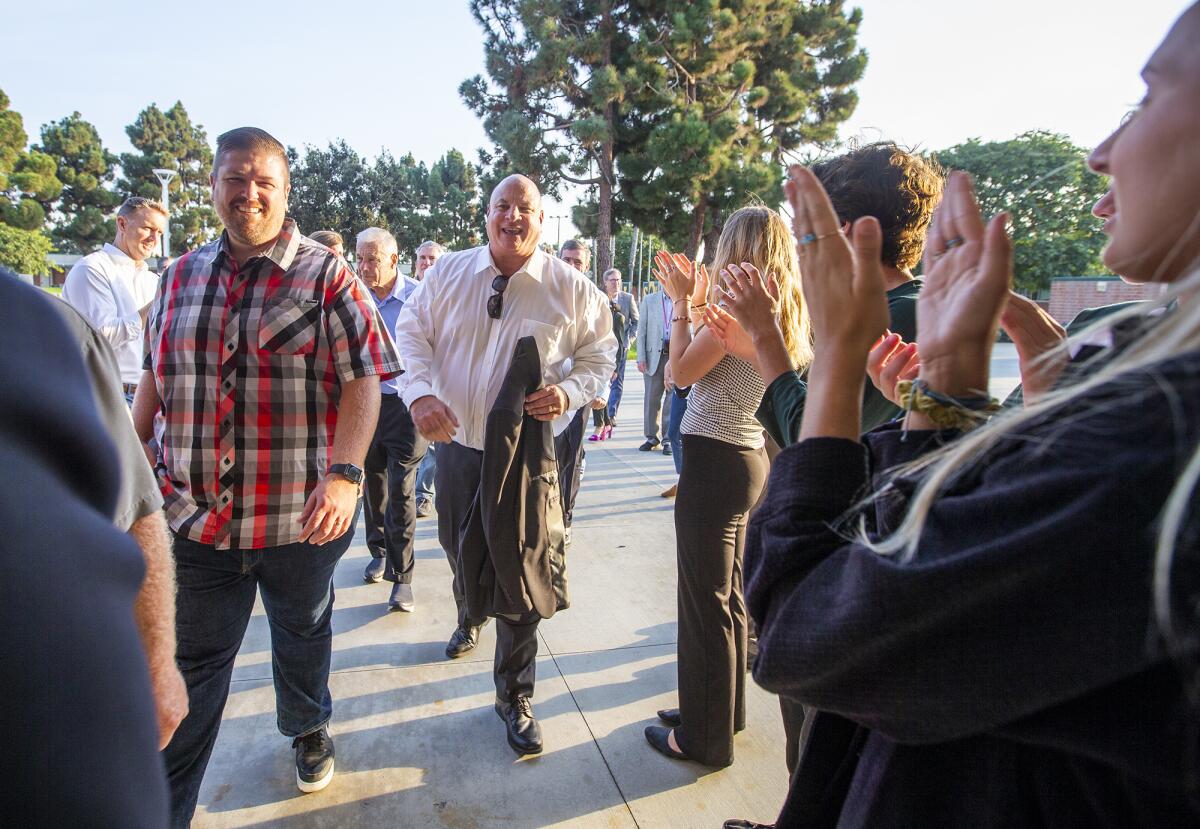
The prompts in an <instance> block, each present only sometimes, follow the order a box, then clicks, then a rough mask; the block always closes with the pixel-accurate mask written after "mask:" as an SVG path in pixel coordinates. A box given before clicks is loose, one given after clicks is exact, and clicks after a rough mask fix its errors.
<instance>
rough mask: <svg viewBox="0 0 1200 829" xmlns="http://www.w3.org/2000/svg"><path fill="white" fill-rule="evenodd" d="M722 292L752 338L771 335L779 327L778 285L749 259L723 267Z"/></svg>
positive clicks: (735, 317)
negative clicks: (748, 260)
mask: <svg viewBox="0 0 1200 829" xmlns="http://www.w3.org/2000/svg"><path fill="white" fill-rule="evenodd" d="M721 292H722V297H723V300H724V304H725V307H726V308H728V309H729V314H730V316H732V317H733V318H734V319H735V320H737V321H738V323H739V324H740V325H741V326H742V328H744V329H746V333H747V334H749V336H750V338H751V339H752V340H755V341H758V340H761V339H762V338H763V337H767V336H772V335H773V334H774V332H776V331H778V330H779V323H778V319H779V285H778V284H777V283H776V282H775V277H774V276H773V275H771V274H768V275H767V276H766V277H765V278H764V277H763V276H762V274H760V273H759V272H758V268H756V267H754V266H753V265H752V264H750V263H749V262H743V263H742V264H740V265H734V264H730V265H729V266H727V267H725V268H722V269H721Z"/></svg>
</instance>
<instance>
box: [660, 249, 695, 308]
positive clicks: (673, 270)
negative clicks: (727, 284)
mask: <svg viewBox="0 0 1200 829" xmlns="http://www.w3.org/2000/svg"><path fill="white" fill-rule="evenodd" d="M654 276H655V277H656V278H657V279H658V282H659V284H660V285H662V289H663V293H665V294H666V295H667V296H668V297H669V298H670V300H671V301H672V302H677V301H678V300H681V299H688V300H691V301H692V304H693V305H701V304H703V302H704V300H703V297H704V296H706V295H707V294H708V270H707V269H706V268H705V267H704V265H700V266H699V267H697V266H696V263H695V262H693V261H691V260H690V259H688V258H687V257H686V256H684V255H683V254H682V253H668V252H667V251H665V250H660V251H659V252H658V253H656V254H655V255H654Z"/></svg>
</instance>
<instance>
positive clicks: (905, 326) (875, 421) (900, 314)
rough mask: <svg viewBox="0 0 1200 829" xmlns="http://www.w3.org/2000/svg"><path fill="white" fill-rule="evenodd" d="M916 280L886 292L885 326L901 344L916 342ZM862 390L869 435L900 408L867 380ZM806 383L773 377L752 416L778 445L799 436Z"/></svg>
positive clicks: (787, 375)
mask: <svg viewBox="0 0 1200 829" xmlns="http://www.w3.org/2000/svg"><path fill="white" fill-rule="evenodd" d="M922 284H923V283H922V281H921V279H920V278H917V279H910V280H909V281H908V282H905V283H904V284H903V285H897V286H896V287H895V288H892V289H891V290H890V291H888V292H887V301H888V314H889V316H890V317H891V320H890V322H889V323H888V327H889V328H890V329H891V330H892V332H893V333H896V334H899V335H900V336H901V337H903V338H904V341H905V342H910V343H911V342H915V341H916V339H917V294H918V293H919V292H920V290H921V285H922ZM865 386H866V388H865V389H864V390H863V409H862V431H863V432H869V431H871V430H872V429H874V428H875V427H876V426H879V425H880V424H883V423H887V422H888V421H889V420H892V419H893V418H895V417H896V415H898V414H900V408H899V407H898V406H896V405H895V404H893V403H892V402H891V401H889V400H888V399H887V398H886V397H884V396H883V395H882V394H880V393H879V390H878V389H876V388H875V386H874V385H872V384H871V383H870V382H869V381H868V382H867V383H865ZM807 394H808V384H807V383H805V382H804V379H803V378H802V377H801V376H800V374H799V372H795V371H788V372H784V373H783V374H781V375H779V376H778V377H776V378H775V379H774V380H773V381H772V382H771V385H769V386H767V392H766V394H764V395H763V399H762V403H761V404H760V405H759V407H758V411H757V412H755V413H754V416H755V417H756V418H757V419H758V422H759V423H761V424H762V425H763V428H764V429H766V430H767V434H769V435H770V436H771V439H772V440H774V441H775V442H776V443H777V444H779V445H780V446H789V445H791V444H793V443H795V442H796V441H797V439H798V438H799V435H800V420H801V418H803V416H804V401H805V397H806V396H807Z"/></svg>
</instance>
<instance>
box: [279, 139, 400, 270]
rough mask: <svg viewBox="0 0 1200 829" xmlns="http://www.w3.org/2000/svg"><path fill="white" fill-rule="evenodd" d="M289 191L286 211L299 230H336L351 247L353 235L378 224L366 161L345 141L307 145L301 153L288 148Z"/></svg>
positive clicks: (305, 231)
mask: <svg viewBox="0 0 1200 829" xmlns="http://www.w3.org/2000/svg"><path fill="white" fill-rule="evenodd" d="M288 164H289V166H290V167H291V177H292V192H291V195H290V196H289V197H288V214H289V215H290V216H291V217H292V218H293V219H295V220H296V224H297V225H299V227H300V231H301V232H302V233H312V232H313V231H316V230H336V231H337V232H338V233H340V234H342V236H343V237H344V238H345V239H346V246H347V248H348V249H349V250H351V251H353V249H354V234H355V233H357V232H358V231H360V230H362V229H363V228H365V227H370V226H371V225H375V224H378V223H379V211H378V210H375V209H374V208H373V207H372V206H371V200H370V198H369V191H368V181H367V179H368V174H369V169H368V167H367V165H366V160H365V159H364V158H363V157H362V156H360V155H359V154H358V153H357V152H355V151H354V150H353V149H352V148H351V147H350V145H349V144H347V143H346V142H345V141H336V142H334V143H331V144H330V145H329V147H328V148H327V149H320V148H318V147H306V148H305V152H304V155H303V156H300V155H299V154H298V153H297V152H296V150H294V149H289V150H288Z"/></svg>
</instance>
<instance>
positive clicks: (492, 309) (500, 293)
mask: <svg viewBox="0 0 1200 829" xmlns="http://www.w3.org/2000/svg"><path fill="white" fill-rule="evenodd" d="M508 280H509V277H507V276H504V275H503V274H501V275H500V276H497V277H496V278H495V279H493V280H492V290H493V291H495V292H496V293H494V294H492V295H491V296H490V297H488V301H487V314H488V316H489V317H491V318H492V319H494V320H498V319H500V312H501V311H503V310H504V289H505V288H507V287H508Z"/></svg>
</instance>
